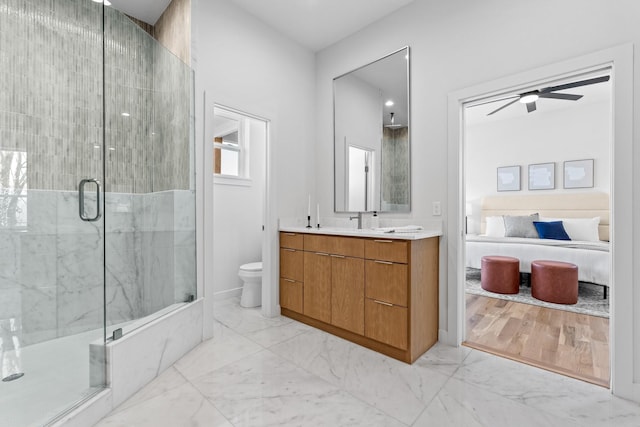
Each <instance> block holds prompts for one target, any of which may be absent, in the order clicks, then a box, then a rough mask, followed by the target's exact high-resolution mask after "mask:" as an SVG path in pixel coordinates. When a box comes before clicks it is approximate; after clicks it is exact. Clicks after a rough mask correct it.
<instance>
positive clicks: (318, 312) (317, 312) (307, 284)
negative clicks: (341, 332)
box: [303, 252, 331, 323]
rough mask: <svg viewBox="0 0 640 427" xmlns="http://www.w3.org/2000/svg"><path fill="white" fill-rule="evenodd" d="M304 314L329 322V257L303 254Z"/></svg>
mask: <svg viewBox="0 0 640 427" xmlns="http://www.w3.org/2000/svg"><path fill="white" fill-rule="evenodd" d="M303 300H304V301H303V306H304V314H305V315H306V316H309V317H312V318H314V319H317V320H320V321H322V322H326V323H330V322H331V257H330V256H329V255H328V254H324V253H316V252H305V253H304V299H303Z"/></svg>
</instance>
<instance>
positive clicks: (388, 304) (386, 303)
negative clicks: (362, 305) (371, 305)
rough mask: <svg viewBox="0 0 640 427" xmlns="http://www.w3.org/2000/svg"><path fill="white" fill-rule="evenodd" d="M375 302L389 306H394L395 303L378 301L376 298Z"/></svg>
mask: <svg viewBox="0 0 640 427" xmlns="http://www.w3.org/2000/svg"><path fill="white" fill-rule="evenodd" d="M373 302H375V303H376V304H382V305H386V306H387V307H393V304H391V303H389V302H384V301H378V300H377V299H374V300H373Z"/></svg>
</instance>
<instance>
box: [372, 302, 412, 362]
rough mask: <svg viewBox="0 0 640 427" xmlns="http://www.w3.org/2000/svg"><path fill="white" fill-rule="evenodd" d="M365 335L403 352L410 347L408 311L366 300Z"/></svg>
mask: <svg viewBox="0 0 640 427" xmlns="http://www.w3.org/2000/svg"><path fill="white" fill-rule="evenodd" d="M365 317H366V319H367V321H366V324H365V332H364V335H365V336H366V337H367V338H371V339H374V340H376V341H380V342H382V343H385V344H388V345H390V346H393V347H397V348H400V349H402V350H406V349H407V345H408V336H407V334H408V324H407V322H408V314H407V309H406V308H404V307H398V306H396V305H393V304H389V303H385V302H382V301H376V300H372V299H369V298H366V299H365Z"/></svg>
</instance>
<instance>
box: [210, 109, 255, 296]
mask: <svg viewBox="0 0 640 427" xmlns="http://www.w3.org/2000/svg"><path fill="white" fill-rule="evenodd" d="M249 122H250V128H249V145H248V154H249V169H250V170H249V178H250V180H251V181H250V183H249V185H227V184H217V183H216V184H214V188H213V201H214V203H213V234H214V236H215V237H214V239H213V275H214V278H215V281H214V282H213V292H214V296H215V297H216V298H226V297H230V296H234V295H238V292H239V291H240V288H241V286H242V281H241V280H240V278H239V277H238V268H239V267H240V266H241V265H242V264H246V263H248V262H257V261H262V223H263V202H264V199H263V196H264V185H265V154H266V153H265V148H266V141H267V140H266V137H267V135H266V124H265V123H264V122H262V121H258V120H255V119H249Z"/></svg>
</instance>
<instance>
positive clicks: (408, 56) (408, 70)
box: [332, 45, 413, 214]
mask: <svg viewBox="0 0 640 427" xmlns="http://www.w3.org/2000/svg"><path fill="white" fill-rule="evenodd" d="M402 51H406V52H407V54H406V59H407V67H406V78H407V88H406V90H407V140H408V147H407V156H408V160H407V163H408V165H407V166H408V168H409V174H408V177H407V186H408V191H409V201H408V203H407V206H408V207H407V209H406V210H375V211H376V212H377V213H410V212H411V208H412V202H413V191H412V190H413V189H412V179H411V174H412V170H413V167H412V156H411V140H412V135H411V133H412V132H411V48H410V46H409V45H406V46H403V47H401V48H399V49H396V50H394V51H393V52H391V53H388V54H386V55H383V56H381V57H379V58H378V59H375V60H373V61H371V62H368V63H366V64H364V65H361V66H359V67H357V68H354V69H352V70H349V71H347V72H345V73H342V74H340V75H339V76H337V77H334V78H333V85H332V92H333V99H332V101H333V117H332V118H333V211H334V213H348V214H351V213H357V212H358V211H352V210H338V206H337V205H338V200H337V194H338V193H337V186H338V182H337V179H336V170H337V168H336V151H337V148H338V147H337V144H336V80H337V79H339V78H341V77H345V76H347V75H349V74H351V73H353V72H356V71H358V70H361V69H363V68H365V67H368V66H370V65H372V64H375V63H377V62H379V61H382V60H384V59H386V58H389V57H390V56H392V55H395V54H397V53H399V52H402ZM383 127H384V125H383ZM380 162H381V163H380V164H381V165H382V162H384V158H381V159H380ZM381 169H382V167H381ZM380 178H382V177H380ZM377 192H378V194H379V196H380V197H379V198H380V203H382V200H381V193H382V188H378V189H377ZM380 208H382V206H381V205H380ZM373 211H374V210H373V209H372V210H369V211H367V212H373Z"/></svg>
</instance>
